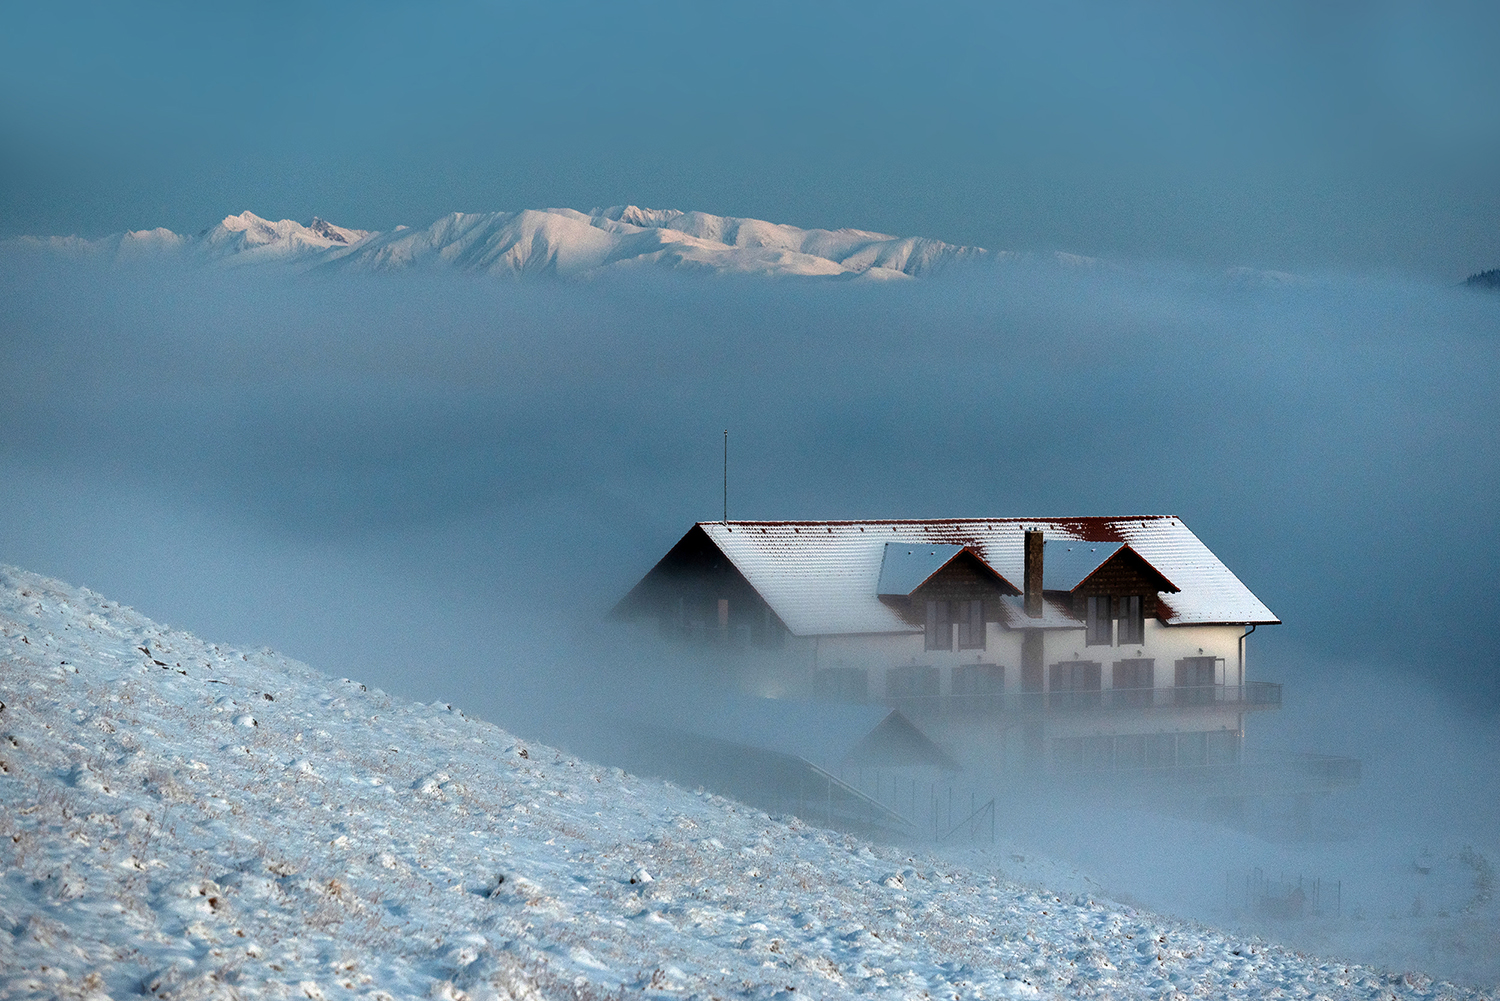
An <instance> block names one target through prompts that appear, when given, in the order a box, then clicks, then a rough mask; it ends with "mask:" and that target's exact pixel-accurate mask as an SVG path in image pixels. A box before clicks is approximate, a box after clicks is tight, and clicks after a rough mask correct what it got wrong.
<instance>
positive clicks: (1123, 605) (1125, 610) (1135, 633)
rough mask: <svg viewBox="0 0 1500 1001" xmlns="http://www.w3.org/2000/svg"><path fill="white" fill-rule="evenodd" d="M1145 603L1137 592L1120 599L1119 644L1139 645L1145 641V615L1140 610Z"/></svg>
mask: <svg viewBox="0 0 1500 1001" xmlns="http://www.w3.org/2000/svg"><path fill="white" fill-rule="evenodd" d="M1144 607H1145V603H1144V602H1143V601H1141V596H1140V595H1138V594H1128V595H1126V596H1125V597H1123V598H1121V599H1120V630H1119V643H1120V645H1121V646H1129V645H1139V644H1141V643H1144V642H1146V617H1145V615H1144V614H1143V612H1142V609H1143V608H1144Z"/></svg>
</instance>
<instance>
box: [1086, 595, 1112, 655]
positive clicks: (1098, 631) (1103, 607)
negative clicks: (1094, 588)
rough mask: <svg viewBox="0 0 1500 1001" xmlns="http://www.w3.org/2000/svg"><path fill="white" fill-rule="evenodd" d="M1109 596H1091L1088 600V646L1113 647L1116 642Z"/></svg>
mask: <svg viewBox="0 0 1500 1001" xmlns="http://www.w3.org/2000/svg"><path fill="white" fill-rule="evenodd" d="M1110 603H1111V602H1110V597H1109V595H1094V594H1091V595H1089V599H1088V618H1087V619H1086V622H1087V624H1088V638H1087V639H1086V640H1085V643H1086V644H1087V645H1088V646H1113V645H1114V642H1115V629H1114V626H1115V620H1114V617H1113V616H1112V615H1111V614H1110V612H1111V609H1110V607H1109V606H1110Z"/></svg>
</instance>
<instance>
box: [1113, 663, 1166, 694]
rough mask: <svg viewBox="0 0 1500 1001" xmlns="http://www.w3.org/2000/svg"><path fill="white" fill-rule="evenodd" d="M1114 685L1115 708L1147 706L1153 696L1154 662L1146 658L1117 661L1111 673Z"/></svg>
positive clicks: (1154, 683)
mask: <svg viewBox="0 0 1500 1001" xmlns="http://www.w3.org/2000/svg"><path fill="white" fill-rule="evenodd" d="M1111 673H1112V677H1111V681H1112V683H1113V685H1114V693H1113V698H1114V704H1115V705H1117V706H1149V705H1151V704H1152V697H1153V695H1154V694H1155V693H1154V692H1153V691H1152V689H1153V688H1155V686H1156V661H1154V660H1151V659H1150V658H1149V657H1147V658H1135V659H1132V660H1117V661H1115V664H1114V671H1113V672H1111Z"/></svg>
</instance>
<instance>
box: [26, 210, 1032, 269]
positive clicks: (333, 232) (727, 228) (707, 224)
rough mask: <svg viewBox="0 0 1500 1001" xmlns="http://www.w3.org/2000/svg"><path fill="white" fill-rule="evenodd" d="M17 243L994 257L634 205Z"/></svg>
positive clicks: (91, 249)
mask: <svg viewBox="0 0 1500 1001" xmlns="http://www.w3.org/2000/svg"><path fill="white" fill-rule="evenodd" d="M13 242H16V243H20V244H24V245H27V246H32V247H39V248H44V249H49V250H53V251H56V252H59V253H63V254H67V255H73V256H95V257H106V258H114V259H119V260H141V259H149V258H152V257H163V256H174V255H180V256H183V257H186V258H190V259H191V258H197V259H201V260H203V261H205V262H214V263H217V264H219V265H245V264H264V263H270V262H275V263H279V264H281V265H284V266H292V267H297V268H303V269H311V268H348V269H354V270H363V271H387V270H398V269H406V268H418V267H428V268H434V267H436V268H454V269H458V270H461V271H467V272H476V273H485V274H502V275H510V274H533V273H547V274H554V275H559V276H566V277H587V276H590V275H595V274H598V273H600V272H603V271H606V270H623V269H630V268H672V269H679V270H695V271H706V272H716V273H739V274H763V275H805V276H825V277H827V276H847V277H861V278H866V279H881V278H896V279H902V278H911V277H917V276H920V275H924V274H928V273H930V272H933V271H935V270H937V269H939V268H941V267H943V266H944V265H946V264H948V263H950V262H952V261H956V260H965V259H983V258H993V257H996V256H1003V255H997V254H995V253H994V252H991V251H987V250H983V249H981V248H978V247H959V246H954V245H953V244H949V243H944V242H942V241H941V240H932V239H926V238H922V237H896V236H888V235H886V234H884V233H871V232H866V231H864V230H857V229H838V230H827V229H799V228H797V227H796V226H786V225H781V224H778V223H770V222H764V221H762V220H759V219H736V218H730V217H726V216H716V215H708V214H706V213H703V212H679V211H676V210H673V209H643V208H637V207H636V206H634V205H622V206H615V207H614V208H608V209H595V210H593V211H591V212H577V211H574V210H573V209H526V210H524V211H521V212H483V213H462V212H455V213H453V214H451V215H446V216H444V217H443V218H441V219H439V220H437V221H436V222H434V223H432V224H431V225H429V226H425V227H422V228H417V229H414V228H411V227H406V226H398V227H397V228H396V229H394V230H392V231H390V232H388V233H376V232H371V231H368V230H362V229H346V228H344V227H341V226H335V225H333V224H332V223H329V222H326V221H324V220H322V219H317V218H314V219H313V220H312V222H311V223H308V224H307V225H303V224H301V223H298V222H293V221H292V220H289V219H283V220H281V221H279V222H271V221H269V220H266V219H262V218H260V217H259V216H257V215H255V214H253V213H251V212H242V213H240V214H239V215H232V216H228V217H226V218H225V219H224V220H223V221H222V222H220V223H219V224H218V225H216V226H213V227H211V228H210V229H207V230H205V231H204V232H202V233H200V234H198V235H196V236H184V235H181V234H178V233H174V232H172V231H171V230H167V229H149V230H136V231H132V232H128V233H117V234H114V235H112V236H106V237H101V238H98V239H84V238H81V237H76V236H68V237H21V238H20V239H19V240H17V241H13Z"/></svg>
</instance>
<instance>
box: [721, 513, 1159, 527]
mask: <svg viewBox="0 0 1500 1001" xmlns="http://www.w3.org/2000/svg"><path fill="white" fill-rule="evenodd" d="M1181 520H1182V519H1181V518H1179V517H1178V516H1177V515H1175V514H1077V515H1066V514H1053V515H1044V516H1041V517H1017V516H1013V515H1004V516H999V517H994V518H833V519H822V520H819V519H810V518H808V519H797V518H786V519H775V520H764V521H753V520H748V519H746V520H732V521H728V522H726V521H724V520H723V519H720V518H715V519H713V520H712V521H700V522H698V523H697V524H699V525H701V526H704V527H711V526H714V525H718V526H720V527H724V526H726V525H728V526H732V525H755V526H769V525H982V524H1024V523H1027V522H1041V523H1046V522H1080V521H1181Z"/></svg>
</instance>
